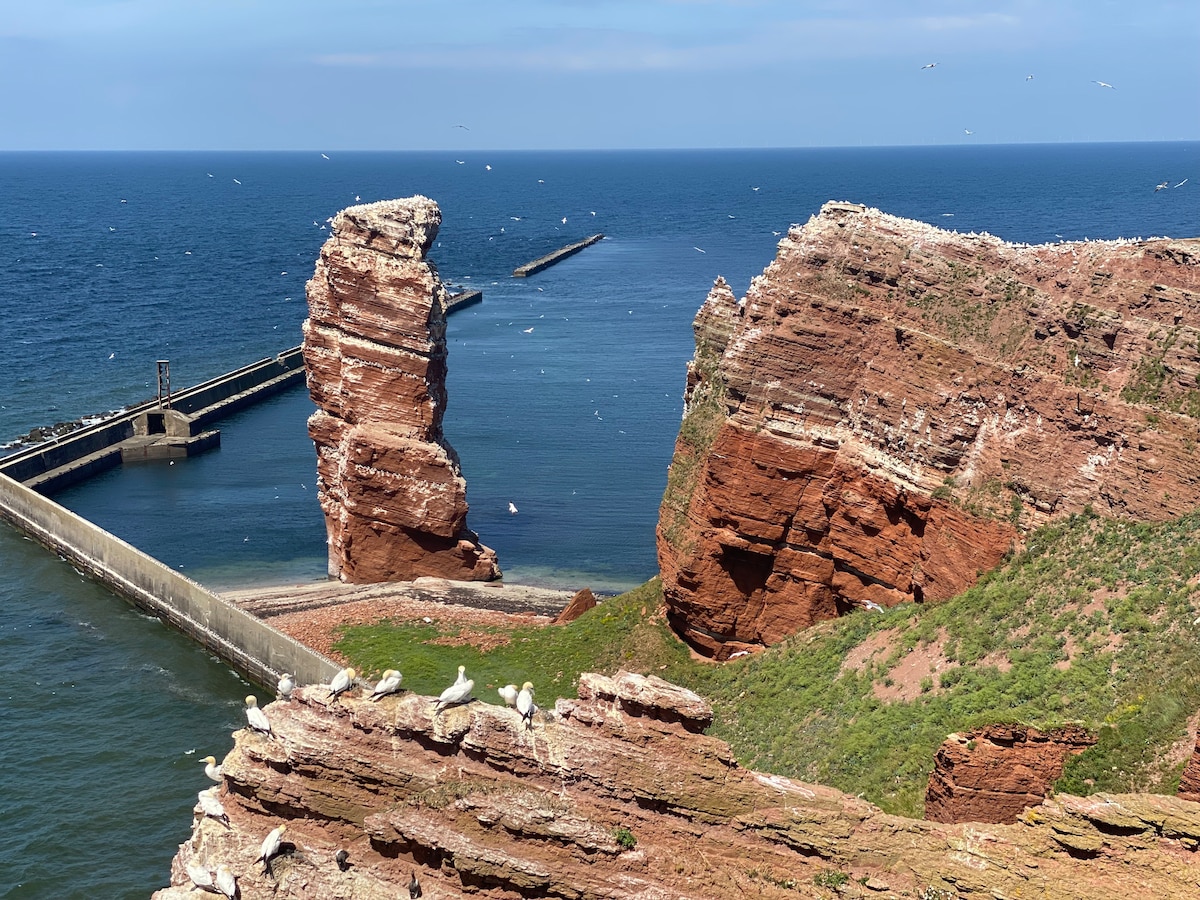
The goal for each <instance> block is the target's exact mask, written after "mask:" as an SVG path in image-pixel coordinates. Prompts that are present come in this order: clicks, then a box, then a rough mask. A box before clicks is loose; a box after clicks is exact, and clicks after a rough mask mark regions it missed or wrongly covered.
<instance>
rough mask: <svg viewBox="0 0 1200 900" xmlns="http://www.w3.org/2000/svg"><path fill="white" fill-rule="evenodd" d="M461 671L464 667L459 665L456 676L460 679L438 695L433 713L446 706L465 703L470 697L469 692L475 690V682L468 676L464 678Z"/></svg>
mask: <svg viewBox="0 0 1200 900" xmlns="http://www.w3.org/2000/svg"><path fill="white" fill-rule="evenodd" d="M463 671H464V667H463V666H459V667H458V677H459V678H460V679H462V680H460V681H456V682H454V684H452V685H450V687H448V688H446V689H445V690H444V691H442V695H441V696H440V697H438V701H437V705H436V706H435V707H434V708H433V711H434V712H435V713H440V712H441V711H442V710H443V709H445V708H446V707H447V706H454V705H456V704H458V703H466V702H467V701H469V700H470V699H471V692H472V691H473V690H475V682H474V681H472V680H471V679H470V678H465V677H464V676H463Z"/></svg>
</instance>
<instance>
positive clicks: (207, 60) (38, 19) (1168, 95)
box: [0, 0, 1200, 151]
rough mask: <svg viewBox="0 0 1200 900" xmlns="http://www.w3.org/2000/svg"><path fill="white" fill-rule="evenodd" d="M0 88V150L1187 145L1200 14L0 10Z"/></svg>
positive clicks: (1105, 1) (154, 1)
mask: <svg viewBox="0 0 1200 900" xmlns="http://www.w3.org/2000/svg"><path fill="white" fill-rule="evenodd" d="M931 64H936V65H931ZM1031 75H1032V76H1033V77H1032V78H1030V77H1029V76H1031ZM0 79H3V83H2V85H0V123H3V124H2V126H0V150H293V149H294V150H322V151H326V150H458V151H466V150H483V149H489V150H505V149H513V150H527V149H633V148H683V147H697V148H707V147H737V148H741V147H812V146H897V145H928V144H957V143H964V142H975V143H988V144H997V143H1026V142H1052V143H1059V142H1078V141H1173V140H1190V141H1195V140H1200V2H1197V0H1007V2H1004V0H1001V2H975V0H840V2H835V0H824V2H821V0H558V2H550V0H453V2H451V0H320V2H316V0H0ZM1097 82H1106V83H1108V84H1110V85H1112V87H1104V86H1102V85H1100V84H1097ZM968 132H970V133H968Z"/></svg>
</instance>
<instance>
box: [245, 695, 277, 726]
mask: <svg viewBox="0 0 1200 900" xmlns="http://www.w3.org/2000/svg"><path fill="white" fill-rule="evenodd" d="M246 722H247V723H248V724H249V725H250V728H251V729H252V730H254V731H258V732H261V733H262V734H265V735H270V734H271V723H270V722H268V721H267V714H266V713H264V712H263V711H262V710H261V709H259V708H258V698H257V697H255V696H254V695H253V694H250V695H248V696H247V697H246Z"/></svg>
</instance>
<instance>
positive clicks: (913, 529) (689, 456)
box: [658, 203, 1200, 658]
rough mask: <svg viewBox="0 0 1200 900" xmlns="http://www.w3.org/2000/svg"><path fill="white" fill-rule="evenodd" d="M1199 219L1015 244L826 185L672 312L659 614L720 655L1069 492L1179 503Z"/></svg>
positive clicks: (966, 572)
mask: <svg viewBox="0 0 1200 900" xmlns="http://www.w3.org/2000/svg"><path fill="white" fill-rule="evenodd" d="M1197 322H1200V241H1197V240H1187V241H1176V240H1167V239H1159V240H1148V241H1107V242H1089V243H1075V244H1066V243H1064V244H1052V245H1041V246H1023V245H1016V244H1010V243H1006V242H1004V241H1001V240H999V239H997V238H995V237H992V236H990V235H976V234H970V235H964V234H957V233H951V232H947V231H943V230H941V229H938V228H934V227H932V226H930V225H926V224H923V223H921V222H915V221H911V220H906V219H899V218H896V217H893V216H888V215H885V214H883V213H881V212H879V211H878V210H872V209H867V208H866V207H862V206H857V205H854V204H848V203H828V204H826V205H825V206H824V207H823V208H822V210H821V212H820V214H819V215H818V216H816V217H814V218H812V219H811V220H810V221H809V222H808V223H807V224H806V225H805V226H803V227H798V226H797V227H793V228H792V229H791V231H789V232H788V235H787V237H786V238H784V239H783V240H782V241H780V243H779V251H778V254H777V256H776V258H775V260H774V262H772V263H771V265H770V266H768V267H767V269H766V271H765V272H764V273H763V274H762V275H761V276H759V277H757V278H755V279H754V281H753V282H752V283H751V285H750V288H749V290H748V292H747V294H746V296H745V297H744V298H743V299H741V300H738V299H736V298H735V297H734V295H733V292H732V291H731V290H730V289H729V287H728V286H727V285H726V284H725V283H724V282H723V281H721V280H719V279H718V281H717V284H716V285H715V286H714V287H713V290H712V292H711V293H710V294H709V296H708V299H707V300H706V301H705V303H704V306H703V307H702V308H701V310H700V312H699V314H698V315H697V317H696V323H695V331H696V356H695V359H694V360H693V362H692V363H691V364H690V367H689V372H688V387H687V394H686V405H685V418H684V422H683V425H682V428H681V430H680V435H679V440H678V443H677V445H676V451H675V458H674V460H673V462H672V465H671V471H670V475H669V477H668V485H667V491H666V494H665V495H664V498H663V504H662V509H661V513H660V519H659V527H658V554H659V562H660V566H661V570H662V576H663V586H664V592H665V595H666V600H667V604H668V610H669V615H670V619H671V622H672V624H673V625H674V627H675V628H676V629H677V630H678V631H679V633H681V634H682V635H683V636H684V637H685V638H686V639H687V640H688V641H689V642H690V643H691V644H692V645H693V646H695V647H697V648H698V649H700V650H701V651H702V652H705V653H707V654H710V655H713V656H716V657H718V658H724V657H726V656H728V654H729V653H730V652H732V651H734V650H736V649H744V648H747V647H753V646H755V645H764V644H771V643H774V642H777V641H779V640H780V639H782V638H783V637H785V636H787V635H788V634H791V633H793V632H795V631H796V630H798V629H801V628H804V627H807V626H808V625H811V624H812V623H814V622H816V621H819V620H821V619H827V618H830V617H833V616H836V615H838V614H840V613H842V612H845V611H846V610H847V609H849V608H850V607H854V606H862V605H866V604H868V603H877V604H879V605H881V606H890V605H894V604H896V603H900V602H905V601H917V602H921V601H936V600H941V599H945V598H947V597H950V596H953V595H955V594H957V593H959V592H961V591H962V590H964V589H965V588H967V587H969V586H970V585H971V584H972V583H974V581H975V579H976V578H977V577H978V574H979V573H980V572H982V571H984V570H987V569H989V568H991V567H993V566H994V565H995V564H996V563H997V562H998V561H999V560H1000V559H1001V557H1002V556H1003V554H1004V553H1005V552H1007V551H1008V549H1009V548H1010V547H1012V546H1014V545H1015V544H1019V542H1020V539H1021V535H1022V534H1023V533H1024V532H1026V531H1027V530H1028V529H1030V528H1032V527H1035V526H1037V525H1040V524H1042V523H1044V522H1046V521H1048V520H1050V519H1052V518H1054V517H1056V516H1062V515H1065V514H1068V513H1071V512H1077V511H1080V510H1082V509H1083V508H1084V507H1085V506H1087V505H1089V504H1090V505H1092V506H1093V507H1094V508H1095V509H1096V511H1097V512H1100V513H1102V514H1105V515H1113V516H1125V517H1131V518H1136V519H1143V520H1160V519H1163V518H1167V517H1169V516H1171V515H1174V514H1178V513H1179V512H1181V511H1183V510H1187V509H1192V508H1195V507H1196V506H1197V505H1200V479H1197V478H1196V477H1195V468H1194V464H1193V462H1192V452H1193V448H1194V444H1195V441H1196V438H1197V419H1196V416H1197V415H1198V414H1200V383H1198V381H1197V377H1198V376H1200V332H1197V329H1196V323H1197Z"/></svg>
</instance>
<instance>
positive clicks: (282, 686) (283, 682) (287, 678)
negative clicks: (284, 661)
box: [275, 672, 296, 700]
mask: <svg viewBox="0 0 1200 900" xmlns="http://www.w3.org/2000/svg"><path fill="white" fill-rule="evenodd" d="M295 689H296V679H295V678H293V677H292V676H291V675H289V674H288V673H287V672H284V673H283V674H282V675H281V676H279V683H278V684H277V685H275V692H276V693H277V694H278V695H279V699H280V700H291V699H292V691H293V690H295Z"/></svg>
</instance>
